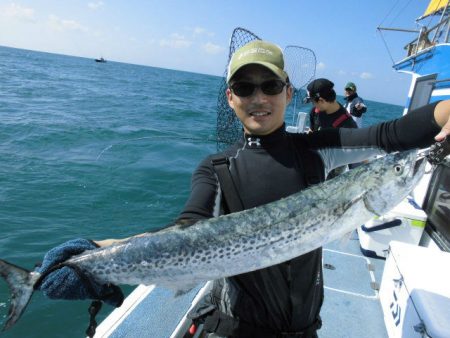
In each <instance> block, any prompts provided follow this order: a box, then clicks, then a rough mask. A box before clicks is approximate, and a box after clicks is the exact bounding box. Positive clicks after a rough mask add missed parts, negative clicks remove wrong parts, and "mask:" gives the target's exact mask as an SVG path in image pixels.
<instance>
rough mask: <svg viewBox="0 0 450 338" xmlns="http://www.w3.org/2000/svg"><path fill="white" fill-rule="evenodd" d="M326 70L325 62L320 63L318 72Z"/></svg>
mask: <svg viewBox="0 0 450 338" xmlns="http://www.w3.org/2000/svg"><path fill="white" fill-rule="evenodd" d="M325 68H326V65H325V64H324V63H323V62H318V63H317V66H316V69H317V70H324V69H325Z"/></svg>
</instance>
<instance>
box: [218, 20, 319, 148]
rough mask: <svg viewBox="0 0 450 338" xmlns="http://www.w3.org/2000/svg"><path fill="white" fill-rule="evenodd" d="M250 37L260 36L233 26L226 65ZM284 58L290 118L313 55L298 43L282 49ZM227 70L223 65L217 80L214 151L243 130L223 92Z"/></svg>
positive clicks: (307, 78)
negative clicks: (290, 90) (290, 93)
mask: <svg viewBox="0 0 450 338" xmlns="http://www.w3.org/2000/svg"><path fill="white" fill-rule="evenodd" d="M253 40H261V38H260V37H258V36H257V35H256V34H254V33H252V32H250V31H249V30H247V29H245V28H242V27H238V28H235V29H234V30H233V33H232V35H231V39H230V47H229V53H228V60H227V66H228V63H229V62H230V59H231V56H232V55H233V53H234V52H235V51H236V50H237V49H239V48H240V47H242V46H244V45H245V44H247V43H249V42H251V41H253ZM284 58H285V59H284V61H285V69H286V71H287V73H288V74H289V78H290V81H291V83H292V85H293V87H294V96H293V99H292V101H291V103H290V104H289V106H288V107H287V109H286V116H288V115H290V114H292V117H293V120H295V115H296V114H295V112H296V111H297V107H299V106H300V105H301V104H302V101H303V98H304V97H305V96H306V90H305V87H306V85H307V84H308V83H309V82H310V81H311V80H313V79H314V76H315V72H316V56H315V54H314V52H313V51H312V50H311V49H308V48H304V47H300V46H287V47H286V48H285V49H284ZM227 74H228V68H226V69H225V72H224V77H223V78H222V80H221V83H220V88H219V95H218V99H217V124H216V132H217V150H218V151H221V150H224V149H225V148H227V147H228V146H229V145H231V144H233V143H234V142H236V141H237V140H238V139H239V138H240V137H241V136H242V132H243V131H242V124H241V121H239V119H238V118H237V117H236V114H235V113H234V112H233V110H232V109H231V108H230V106H229V105H228V100H227V97H226V94H225V91H226V89H227V83H226V78H227Z"/></svg>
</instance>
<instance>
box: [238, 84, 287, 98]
mask: <svg viewBox="0 0 450 338" xmlns="http://www.w3.org/2000/svg"><path fill="white" fill-rule="evenodd" d="M284 86H286V82H283V81H281V80H269V81H265V82H263V83H261V84H259V85H257V84H255V83H251V82H236V83H233V84H232V85H231V86H230V89H231V91H232V92H233V93H234V94H236V95H237V96H240V97H248V96H250V95H253V93H254V92H255V90H256V88H261V90H262V92H263V93H264V94H266V95H278V94H280V93H281V92H282V91H283V88H284Z"/></svg>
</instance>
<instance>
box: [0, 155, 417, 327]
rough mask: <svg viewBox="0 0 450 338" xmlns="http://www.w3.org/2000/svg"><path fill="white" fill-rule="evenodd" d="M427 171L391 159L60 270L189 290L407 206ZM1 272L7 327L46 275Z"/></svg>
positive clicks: (7, 268)
mask: <svg viewBox="0 0 450 338" xmlns="http://www.w3.org/2000/svg"><path fill="white" fill-rule="evenodd" d="M424 166H425V161H424V159H423V158H422V159H417V157H416V152H415V151H408V152H403V153H397V154H391V155H388V156H385V157H383V158H380V159H377V160H374V161H372V162H371V163H369V164H366V165H364V166H360V167H358V168H356V169H353V170H351V171H349V172H346V173H344V174H342V175H340V176H338V177H337V178H335V179H333V180H330V181H326V182H324V183H322V184H319V185H316V186H313V187H311V188H308V189H306V190H303V191H301V192H299V193H297V194H294V195H292V196H289V197H287V198H284V199H281V200H279V201H276V202H273V203H269V204H266V205H263V206H260V207H258V208H254V209H250V210H246V211H242V212H238V213H234V214H231V215H226V216H221V217H218V218H214V219H208V220H203V221H200V222H198V223H196V224H195V225H193V226H190V227H186V228H182V227H177V226H173V227H170V228H167V229H165V230H162V231H158V232H155V233H149V234H146V235H144V236H141V237H134V238H132V239H130V240H128V241H126V242H122V243H120V244H115V245H111V246H109V247H104V248H100V249H96V250H90V251H86V252H84V253H82V254H80V255H77V256H74V257H72V258H70V259H68V260H67V261H65V262H63V263H62V264H61V266H76V267H77V268H78V269H81V271H83V272H84V273H85V274H87V275H88V276H90V277H91V278H93V279H95V280H96V281H98V282H100V283H113V284H131V285H135V284H157V285H160V286H165V287H169V288H171V289H174V290H187V289H189V288H190V287H192V286H194V285H196V284H198V283H199V282H204V281H207V280H213V279H218V278H222V277H225V276H232V275H237V274H241V273H244V272H248V271H253V270H256V269H261V268H265V267H268V266H271V265H274V264H277V263H280V262H283V261H286V260H289V259H292V258H294V257H297V256H300V255H302V254H304V253H306V252H308V251H311V250H313V249H315V248H318V247H320V246H322V245H324V244H326V243H328V242H330V241H332V240H334V239H337V238H339V237H340V236H342V235H344V234H346V233H348V232H349V231H351V230H353V229H355V228H356V227H357V226H358V225H361V224H363V223H364V222H366V221H368V220H370V219H371V218H373V217H374V216H379V215H382V214H384V213H386V212H387V211H389V210H390V209H391V208H392V207H394V206H395V205H397V204H398V203H399V202H401V200H403V199H404V198H405V197H406V196H407V195H408V193H409V192H410V191H411V190H412V189H413V187H414V186H415V185H416V183H417V182H418V180H419V179H420V178H421V177H422V175H423V173H424ZM0 275H2V277H4V278H5V279H6V280H7V282H8V284H9V287H10V289H11V291H12V294H13V295H12V301H11V306H10V312H9V317H8V318H7V320H6V323H5V328H9V327H11V326H12V325H13V324H14V323H15V322H16V321H17V320H18V319H19V317H20V315H21V313H22V312H23V310H24V309H25V307H26V305H27V303H28V301H29V299H30V298H31V295H32V293H33V290H34V286H35V285H37V284H38V283H39V282H40V280H41V279H42V278H43V277H44V276H41V275H40V274H39V273H36V272H29V271H26V270H24V269H21V268H18V267H16V266H14V265H12V264H9V263H7V262H5V261H2V260H0Z"/></svg>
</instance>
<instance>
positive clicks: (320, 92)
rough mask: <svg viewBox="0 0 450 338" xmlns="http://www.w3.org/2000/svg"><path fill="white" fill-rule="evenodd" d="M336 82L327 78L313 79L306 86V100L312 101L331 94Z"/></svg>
mask: <svg viewBox="0 0 450 338" xmlns="http://www.w3.org/2000/svg"><path fill="white" fill-rule="evenodd" d="M333 88H334V83H333V82H331V81H330V80H327V79H316V80H314V81H311V82H310V83H309V84H308V86H307V87H306V89H307V91H308V96H307V97H306V99H305V103H306V102H311V101H312V100H313V99H315V100H317V99H318V98H320V97H322V96H326V97H327V96H329V94H330V92H332V91H333Z"/></svg>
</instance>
